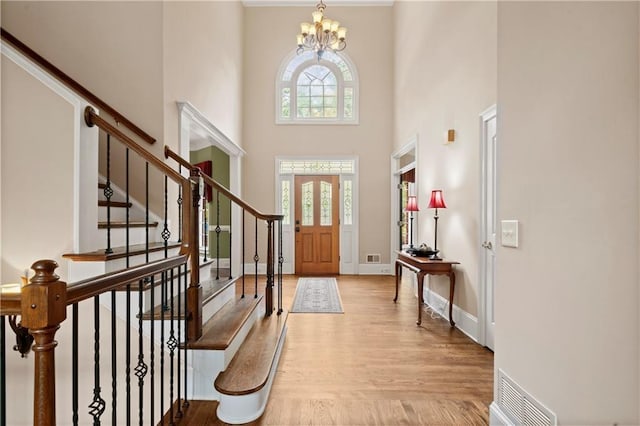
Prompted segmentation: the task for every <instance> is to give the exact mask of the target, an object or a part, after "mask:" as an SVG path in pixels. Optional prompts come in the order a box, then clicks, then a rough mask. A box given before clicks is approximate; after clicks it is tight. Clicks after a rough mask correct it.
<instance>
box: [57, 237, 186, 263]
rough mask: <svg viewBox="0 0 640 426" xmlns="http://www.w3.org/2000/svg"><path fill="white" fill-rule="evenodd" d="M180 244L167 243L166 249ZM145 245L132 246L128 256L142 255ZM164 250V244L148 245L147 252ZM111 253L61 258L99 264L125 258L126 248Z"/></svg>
mask: <svg viewBox="0 0 640 426" xmlns="http://www.w3.org/2000/svg"><path fill="white" fill-rule="evenodd" d="M181 244H182V243H179V242H168V243H167V248H168V249H174V248H178V247H180V245H181ZM146 247H147V245H146V244H132V245H130V246H129V256H138V255H141V254H144V253H145V251H146ZM163 249H164V242H156V243H149V251H150V252H156V251H161V250H163ZM111 250H113V253H109V254H106V253H105V252H104V249H101V250H96V251H90V252H85V253H66V254H63V255H62V257H64V258H65V259H71V260H74V261H76V262H82V261H85V262H101V261H108V260H114V259H121V258H123V257H127V246H121V247H112V248H111Z"/></svg>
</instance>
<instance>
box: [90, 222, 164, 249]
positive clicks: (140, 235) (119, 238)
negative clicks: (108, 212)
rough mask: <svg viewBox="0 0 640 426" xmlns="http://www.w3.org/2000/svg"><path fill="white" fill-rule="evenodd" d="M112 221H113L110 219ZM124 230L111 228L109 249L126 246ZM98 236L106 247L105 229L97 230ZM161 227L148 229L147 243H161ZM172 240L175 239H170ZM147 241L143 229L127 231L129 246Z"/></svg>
mask: <svg viewBox="0 0 640 426" xmlns="http://www.w3.org/2000/svg"><path fill="white" fill-rule="evenodd" d="M112 220H113V219H112ZM125 231H126V229H125V228H112V229H111V247H120V246H124V245H126V244H127V240H126V238H127V237H126V235H127V234H126V232H125ZM98 232H99V234H100V237H99V238H100V240H101V241H104V246H105V247H106V246H107V229H98ZM161 232H162V229H161V225H159V226H158V227H156V228H149V242H158V241H163V239H162V237H161V235H160V234H161ZM170 239H171V240H174V239H175V238H170ZM146 241H147V237H146V231H145V228H144V227H143V228H130V229H129V245H134V244H144V243H145V242H146Z"/></svg>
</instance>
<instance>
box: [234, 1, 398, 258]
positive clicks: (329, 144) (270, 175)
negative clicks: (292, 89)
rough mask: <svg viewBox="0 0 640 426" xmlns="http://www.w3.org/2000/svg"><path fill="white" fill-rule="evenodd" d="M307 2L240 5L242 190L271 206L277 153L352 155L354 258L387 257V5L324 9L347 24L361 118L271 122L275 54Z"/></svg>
mask: <svg viewBox="0 0 640 426" xmlns="http://www.w3.org/2000/svg"><path fill="white" fill-rule="evenodd" d="M313 10H314V8H313V5H309V6H305V7H248V8H246V9H245V17H244V28H245V33H244V40H245V44H244V80H243V81H244V107H243V111H244V117H243V123H244V127H243V144H242V145H243V148H244V149H245V150H246V151H247V155H246V156H245V157H244V158H243V170H244V176H243V181H244V188H243V194H244V198H245V200H246V201H248V202H249V203H251V204H253V205H254V206H255V207H256V208H257V209H258V210H261V211H263V212H275V210H276V208H275V206H274V199H275V197H274V191H275V188H274V181H275V170H274V164H275V161H274V159H275V157H276V156H287V155H288V156H331V155H334V156H338V155H357V156H359V168H360V180H359V190H360V200H359V201H360V205H359V207H360V217H359V228H360V244H359V247H360V263H364V260H365V254H366V253H381V254H382V263H383V264H384V263H389V247H390V242H389V226H388V225H389V221H390V214H389V209H388V208H387V206H388V205H389V203H390V201H389V190H388V188H389V185H390V183H389V180H390V176H389V172H388V170H389V155H390V154H391V130H392V128H391V126H392V118H393V107H392V102H393V98H392V82H393V79H392V78H393V77H392V76H393V73H392V68H393V63H392V49H393V44H392V37H389V36H388V35H386V36H384V37H380V36H379V33H378V29H380V28H387V29H388V28H391V27H392V25H393V21H392V10H391V8H390V7H368V8H364V7H333V6H329V7H327V9H326V11H325V14H326V16H328V17H329V18H331V19H336V20H339V21H340V22H341V23H343V24H344V25H345V26H346V27H348V29H349V33H348V34H347V48H346V50H345V52H346V53H347V54H348V55H349V57H350V58H351V60H352V61H353V62H354V63H355V66H356V67H357V69H358V74H359V77H360V124H358V125H276V124H275V97H274V96H275V80H276V74H277V71H278V68H279V66H280V64H281V62H282V61H283V60H284V59H285V57H287V55H289V54H290V53H291V52H292V51H294V49H295V48H296V45H295V43H296V39H295V36H296V33H297V31H299V23H300V22H303V21H310V20H311V12H313ZM266 28H268V31H269V35H268V37H265V33H264V31H265V29H266ZM372 40H375V42H372ZM261 258H263V259H264V257H263V256H261Z"/></svg>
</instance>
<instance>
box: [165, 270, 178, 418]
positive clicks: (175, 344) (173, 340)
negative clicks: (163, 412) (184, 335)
mask: <svg viewBox="0 0 640 426" xmlns="http://www.w3.org/2000/svg"><path fill="white" fill-rule="evenodd" d="M173 269H174V268H171V274H170V276H171V284H170V287H169V288H170V290H171V311H170V312H171V313H170V318H171V326H170V329H169V340H168V341H167V348H169V360H170V361H169V402H170V404H171V405H170V407H169V418H170V419H171V424H173V419H174V417H173V416H174V414H173V406H174V404H173V387H174V383H173V377H174V374H175V370H174V366H175V364H174V362H175V360H174V357H175V351H176V348H177V347H178V341H177V340H176V336H175V327H174V325H175V324H174V321H175V320H176V317H175V304H174V303H173V290H174V288H173V284H174V279H175V276H174V273H173ZM178 275H180V269H179V268H178ZM179 298H180V295H178V300H179ZM178 303H180V302H178ZM178 399H179V398H178Z"/></svg>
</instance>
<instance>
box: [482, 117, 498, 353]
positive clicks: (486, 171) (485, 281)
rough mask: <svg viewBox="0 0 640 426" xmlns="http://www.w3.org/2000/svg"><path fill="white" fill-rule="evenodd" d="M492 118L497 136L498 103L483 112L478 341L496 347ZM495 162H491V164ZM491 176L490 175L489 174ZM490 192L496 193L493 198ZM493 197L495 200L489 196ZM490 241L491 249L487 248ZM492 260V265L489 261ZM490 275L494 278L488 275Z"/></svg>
mask: <svg viewBox="0 0 640 426" xmlns="http://www.w3.org/2000/svg"><path fill="white" fill-rule="evenodd" d="M492 120H496V123H495V126H496V130H495V135H494V136H493V137H496V138H497V132H498V129H497V106H496V105H493V106H491V107H489V108H488V109H487V110H486V111H484V112H483V113H482V114H480V143H481V147H480V152H481V155H480V170H481V172H480V173H481V176H480V179H479V180H480V235H479V241H478V247H479V257H478V258H479V259H480V262H479V268H480V271H479V274H478V277H479V294H480V298H479V300H478V314H479V315H478V343H480V344H482V345H484V346H487V347H488V348H490V349H493V346H494V345H493V325H492V324H490V321H491V320H492V319H493V315H492V312H493V309H494V308H493V303H494V300H495V296H494V294H495V258H496V251H495V250H496V243H497V241H496V232H497V226H498V225H497V211H496V206H497V204H498V203H497V198H498V194H497V173H498V171H497V170H496V165H497V161H496V159H497V155H498V152H497V151H498V149H497V143H496V144H495V145H494V148H493V149H492V150H490V149H489V146H490V144H491V143H492V141H491V140H490V139H491V138H492V137H491V136H490V135H489V125H490V122H491V121H492ZM489 162H492V164H489ZM490 174H491V175H492V176H489V175H490ZM488 185H492V191H491V192H488V191H487V189H488V188H487V187H488ZM491 194H492V195H493V196H492V197H491ZM489 198H492V199H489ZM489 203H491V204H492V206H491V210H492V211H493V221H494V224H493V228H494V229H493V231H494V232H493V233H490V230H489V229H488V227H487V221H488V217H487V214H488V211H489V205H488V204H489ZM487 242H491V245H492V248H491V249H488V248H486V247H484V245H485V244H486V243H487ZM489 262H492V265H491V264H490V263H489ZM488 274H491V275H492V277H491V278H488V277H487V276H488Z"/></svg>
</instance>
